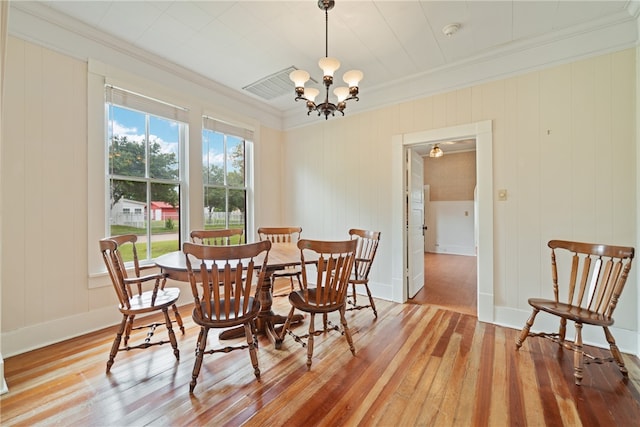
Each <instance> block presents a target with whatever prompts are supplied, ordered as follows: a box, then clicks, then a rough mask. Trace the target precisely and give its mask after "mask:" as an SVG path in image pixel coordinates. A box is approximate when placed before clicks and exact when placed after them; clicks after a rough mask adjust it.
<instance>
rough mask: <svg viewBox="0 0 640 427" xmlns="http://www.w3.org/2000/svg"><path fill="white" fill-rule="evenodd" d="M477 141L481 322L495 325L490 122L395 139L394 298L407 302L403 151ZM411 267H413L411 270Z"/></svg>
mask: <svg viewBox="0 0 640 427" xmlns="http://www.w3.org/2000/svg"><path fill="white" fill-rule="evenodd" d="M471 138H475V140H476V184H477V189H478V201H477V202H478V218H477V221H478V253H477V261H476V262H477V267H478V286H477V289H478V310H477V313H478V320H480V321H483V322H493V320H494V291H493V288H494V286H493V283H494V282H493V277H494V272H493V268H494V267H493V132H492V122H491V120H485V121H481V122H475V123H469V124H465V125H459V126H452V127H447V128H440V129H432V130H426V131H421V132H412V133H405V134H397V135H393V136H392V141H391V145H392V155H391V162H392V165H391V167H392V181H393V182H392V189H393V191H392V194H393V198H394V200H392V203H391V206H392V227H393V229H392V230H393V231H392V234H393V235H392V242H391V245H392V251H391V253H392V260H391V275H392V276H391V279H392V299H393V300H394V301H396V302H406V301H407V286H406V283H407V277H408V274H409V272H408V271H407V269H405V268H404V266H405V265H407V264H406V263H407V256H408V254H407V250H406V248H407V244H406V243H407V233H406V227H405V226H404V225H405V224H406V220H407V218H406V215H407V210H406V203H407V200H406V197H405V195H406V180H405V177H406V173H407V168H406V162H405V161H404V150H406V149H407V148H408V147H410V146H412V145H421V144H426V143H432V142H440V141H446V140H458V139H471ZM409 268H410V267H409Z"/></svg>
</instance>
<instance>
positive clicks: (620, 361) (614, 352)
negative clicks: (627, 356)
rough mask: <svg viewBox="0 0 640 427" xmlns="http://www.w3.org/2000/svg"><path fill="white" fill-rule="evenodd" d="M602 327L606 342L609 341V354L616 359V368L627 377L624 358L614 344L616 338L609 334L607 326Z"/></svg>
mask: <svg viewBox="0 0 640 427" xmlns="http://www.w3.org/2000/svg"><path fill="white" fill-rule="evenodd" d="M602 328H603V329H604V336H605V337H606V338H607V342H608V343H609V348H610V349H611V355H612V356H613V358H614V359H615V360H616V363H617V364H618V368H620V372H622V375H623V376H625V377H628V376H629V371H627V368H626V367H625V366H624V360H623V359H622V354H620V350H619V349H618V346H617V345H616V340H615V339H614V338H613V335H611V332H610V331H609V328H607V327H606V326H603V327H602Z"/></svg>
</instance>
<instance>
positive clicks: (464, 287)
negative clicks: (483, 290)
mask: <svg viewBox="0 0 640 427" xmlns="http://www.w3.org/2000/svg"><path fill="white" fill-rule="evenodd" d="M476 262H477V259H476V257H474V256H464V255H451V254H435V253H429V252H427V253H425V254H424V287H423V288H422V289H421V290H420V291H419V292H418V293H417V294H416V295H415V296H414V297H413V298H412V299H410V300H409V303H412V304H429V305H433V306H437V307H440V308H444V309H447V310H452V311H455V312H458V313H464V314H469V315H471V316H477V313H478V284H477V282H478V279H477V277H478V268H477V265H476Z"/></svg>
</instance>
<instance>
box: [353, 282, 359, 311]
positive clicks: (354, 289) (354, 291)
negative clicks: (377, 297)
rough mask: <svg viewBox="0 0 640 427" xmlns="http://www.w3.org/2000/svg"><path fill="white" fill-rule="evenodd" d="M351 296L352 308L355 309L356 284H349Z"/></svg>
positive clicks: (356, 304) (356, 303)
mask: <svg viewBox="0 0 640 427" xmlns="http://www.w3.org/2000/svg"><path fill="white" fill-rule="evenodd" d="M351 295H352V297H353V306H354V307H357V306H358V302H357V301H356V298H357V297H356V284H355V283H352V284H351Z"/></svg>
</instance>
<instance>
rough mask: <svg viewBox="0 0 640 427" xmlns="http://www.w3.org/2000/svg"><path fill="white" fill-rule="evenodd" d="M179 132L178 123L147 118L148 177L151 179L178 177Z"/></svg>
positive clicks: (173, 178)
mask: <svg viewBox="0 0 640 427" xmlns="http://www.w3.org/2000/svg"><path fill="white" fill-rule="evenodd" d="M179 131H180V126H179V123H178V122H176V121H173V120H167V119H163V118H160V117H155V116H149V176H150V177H151V178H161V179H171V180H176V179H178V178H179V177H180V175H179V170H178V156H179V154H180V153H179V149H180V144H179V141H180V132H179Z"/></svg>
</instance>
